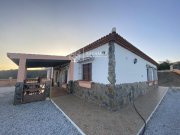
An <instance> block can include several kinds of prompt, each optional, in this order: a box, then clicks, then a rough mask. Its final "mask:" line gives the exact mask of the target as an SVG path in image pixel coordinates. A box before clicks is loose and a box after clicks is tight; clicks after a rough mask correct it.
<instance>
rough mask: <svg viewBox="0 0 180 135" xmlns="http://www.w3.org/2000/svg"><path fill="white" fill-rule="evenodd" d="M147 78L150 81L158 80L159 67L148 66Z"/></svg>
mask: <svg viewBox="0 0 180 135" xmlns="http://www.w3.org/2000/svg"><path fill="white" fill-rule="evenodd" d="M147 80H148V81H155V80H158V77H157V69H156V68H153V67H150V66H148V67H147Z"/></svg>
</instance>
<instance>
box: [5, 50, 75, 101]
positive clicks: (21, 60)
mask: <svg viewBox="0 0 180 135" xmlns="http://www.w3.org/2000/svg"><path fill="white" fill-rule="evenodd" d="M7 56H8V57H9V58H10V59H11V60H12V61H13V62H14V63H15V64H16V65H17V66H19V68H18V75H17V83H16V86H15V95H14V104H21V103H23V102H25V100H24V95H25V89H26V88H28V89H29V91H30V90H31V91H35V90H33V89H40V88H41V87H42V88H43V89H44V94H43V95H41V98H40V99H43V100H44V99H45V98H46V97H49V92H50V87H51V79H50V76H51V77H52V75H49V74H50V71H49V70H47V71H48V73H47V74H48V75H47V77H48V78H47V81H46V82H45V83H44V84H38V82H37V83H36V84H33V86H32V83H31V84H30V85H29V84H28V85H27V83H26V72H27V68H42V67H47V68H48V67H57V66H61V65H63V64H69V80H72V79H73V76H72V72H73V63H72V62H71V60H70V59H69V58H68V57H66V56H53V55H39V54H23V53H7ZM41 90H42V89H41ZM31 91H30V93H31ZM31 95H33V96H34V97H36V95H37V94H31ZM33 96H29V97H28V98H29V99H30V100H29V101H31V100H34V99H33V98H34V97H33ZM35 100H36V99H35ZM37 100H39V99H37Z"/></svg>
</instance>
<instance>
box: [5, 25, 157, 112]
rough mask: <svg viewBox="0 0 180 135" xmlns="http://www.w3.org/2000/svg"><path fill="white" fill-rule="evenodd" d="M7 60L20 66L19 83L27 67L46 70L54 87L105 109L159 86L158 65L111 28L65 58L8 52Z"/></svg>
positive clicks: (116, 106)
mask: <svg viewBox="0 0 180 135" xmlns="http://www.w3.org/2000/svg"><path fill="white" fill-rule="evenodd" d="M8 57H9V58H10V59H11V60H13V61H14V62H15V63H16V64H17V65H19V72H18V81H17V83H18V84H20V85H23V82H24V79H25V76H24V75H25V72H26V68H28V67H49V68H48V74H47V78H48V80H50V81H51V83H53V85H58V86H62V87H64V88H67V89H69V91H70V93H73V94H75V95H76V96H78V97H80V98H83V99H85V100H88V101H90V102H95V103H98V104H100V105H103V106H106V107H108V108H119V107H121V106H122V105H123V104H127V103H128V102H129V101H130V100H131V98H132V95H134V96H135V97H138V96H139V95H142V94H145V93H146V92H147V91H149V90H151V89H154V87H156V86H157V83H158V77H157V65H158V63H157V62H156V61H154V60H153V59H152V58H150V57H149V56H147V55H146V54H145V53H143V52H142V51H140V50H139V49H138V48H136V47H135V46H133V45H132V44H131V43H129V42H128V41H127V40H125V39H124V38H123V37H121V36H120V35H119V34H118V33H116V30H115V29H114V28H113V29H112V32H111V33H109V34H108V35H106V36H104V37H102V38H100V39H98V40H97V41H95V42H93V43H91V44H89V45H87V46H85V47H83V48H81V49H79V50H77V51H76V52H74V53H71V54H69V55H67V56H47V55H33V54H14V53H8ZM20 85H17V86H20ZM16 89H17V90H16V91H18V90H19V88H16ZM20 89H22V88H20Z"/></svg>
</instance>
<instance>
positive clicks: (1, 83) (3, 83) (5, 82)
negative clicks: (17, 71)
mask: <svg viewBox="0 0 180 135" xmlns="http://www.w3.org/2000/svg"><path fill="white" fill-rule="evenodd" d="M15 84H16V79H12V80H9V79H0V87H9V86H15Z"/></svg>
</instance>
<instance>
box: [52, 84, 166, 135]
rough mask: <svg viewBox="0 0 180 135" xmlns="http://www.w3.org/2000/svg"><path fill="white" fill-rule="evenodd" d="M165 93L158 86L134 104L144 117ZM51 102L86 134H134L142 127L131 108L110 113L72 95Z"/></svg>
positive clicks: (164, 89)
mask: <svg viewBox="0 0 180 135" xmlns="http://www.w3.org/2000/svg"><path fill="white" fill-rule="evenodd" d="M166 91H167V88H165V87H160V88H159V89H158V90H153V91H151V92H149V93H147V94H146V95H145V96H140V97H139V98H138V99H137V100H136V101H135V104H136V106H137V108H138V110H139V112H140V113H141V114H142V115H143V116H144V117H145V118H147V117H148V116H149V115H150V113H151V112H152V111H153V110H154V108H155V106H156V104H157V103H158V102H159V100H160V99H161V97H162V96H163V95H164V94H165V92H166ZM53 101H54V102H55V103H56V104H57V105H58V106H59V107H60V108H61V109H62V110H63V111H64V112H65V113H66V114H67V115H68V116H69V117H70V118H71V119H72V120H73V121H74V122H75V123H76V124H77V125H78V126H79V127H80V128H81V129H82V130H83V131H84V132H85V133H86V134H88V135H130V134H136V133H137V132H138V131H139V129H140V128H141V126H142V125H143V122H142V120H141V119H140V118H139V116H138V115H137V114H136V112H135V111H134V108H133V107H132V105H128V106H126V107H124V108H123V109H121V110H120V111H116V112H112V111H109V110H107V109H105V108H102V107H99V106H98V105H96V104H93V103H89V102H86V101H84V100H82V99H79V98H77V97H76V96H73V95H66V96H60V97H54V98H53Z"/></svg>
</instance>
